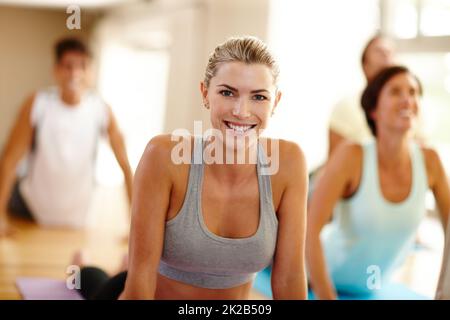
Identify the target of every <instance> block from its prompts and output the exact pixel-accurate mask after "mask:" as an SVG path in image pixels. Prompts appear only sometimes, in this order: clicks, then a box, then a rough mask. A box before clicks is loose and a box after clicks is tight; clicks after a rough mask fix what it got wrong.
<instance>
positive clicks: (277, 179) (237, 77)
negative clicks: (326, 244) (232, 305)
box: [81, 37, 307, 299]
mask: <svg viewBox="0 0 450 320" xmlns="http://www.w3.org/2000/svg"><path fill="white" fill-rule="evenodd" d="M278 72H279V71H278V67H277V64H276V62H275V60H274V58H273V56H272V55H271V53H270V52H269V51H268V49H267V47H266V45H265V44H264V43H263V42H262V41H260V40H259V39H257V38H253V37H240V38H231V39H229V40H228V41H226V42H225V43H223V44H221V45H219V46H218V47H216V48H215V50H214V52H213V53H212V54H211V56H210V58H209V61H208V64H207V67H206V72H205V77H204V81H203V82H202V83H201V86H200V87H201V94H202V98H203V102H204V106H205V107H206V108H207V109H208V110H209V112H210V119H211V124H212V127H213V129H215V130H216V132H219V133H221V134H219V136H220V135H221V136H222V138H223V139H222V140H220V139H219V140H215V142H217V141H219V142H221V143H222V147H223V149H222V151H223V157H224V158H225V154H226V153H227V152H230V151H231V153H233V154H236V153H238V152H245V156H246V159H250V158H252V157H256V158H257V159H258V161H257V162H256V163H250V161H247V162H245V163H240V164H234V163H233V164H229V163H228V164H221V163H226V161H225V159H224V158H223V159H221V158H220V157H219V160H223V161H222V162H221V163H218V162H213V163H206V162H205V161H200V163H198V162H196V161H191V163H189V164H185V163H183V164H176V163H175V161H173V158H172V156H173V153H172V151H173V150H174V148H176V146H177V142H174V141H172V140H171V136H170V135H161V136H157V137H155V138H153V139H152V140H151V141H150V142H149V144H148V146H147V148H146V150H145V152H144V154H143V156H142V159H141V161H140V164H139V166H138V169H137V172H136V181H135V184H134V194H133V205H132V225H131V234H130V248H129V257H130V258H129V269H128V274H127V275H126V274H125V273H122V274H119V275H118V276H116V277H115V278H113V279H112V280H109V281H107V280H106V279H107V276H106V275H104V276H103V281H98V283H101V282H103V283H104V284H102V285H97V286H96V285H92V281H91V282H89V281H88V279H92V278H96V276H93V274H95V273H96V272H97V273H99V272H100V271H99V270H95V269H92V268H86V269H83V271H82V278H81V284H82V292H83V287H84V288H88V289H86V290H84V295H85V296H87V297H88V298H94V299H95V298H117V296H118V295H119V294H120V292H121V291H122V289H123V282H124V281H125V278H126V284H125V289H124V291H123V293H122V294H121V295H120V298H121V299H247V298H248V297H249V293H250V289H251V287H252V282H253V280H254V277H255V275H256V273H257V272H258V271H260V270H262V269H264V268H265V267H266V266H268V265H269V264H271V263H273V271H272V288H273V297H274V298H275V299H305V298H306V295H307V286H306V275H305V267H304V245H305V221H306V193H307V173H306V165H305V160H304V156H303V152H302V151H301V149H300V148H299V147H298V146H297V145H296V144H294V143H292V142H288V141H283V140H280V141H279V142H278V148H277V150H276V153H277V155H278V159H276V160H277V161H278V162H279V169H278V170H277V171H276V172H274V173H273V174H271V175H264V174H261V173H262V163H265V162H266V160H267V159H268V158H269V157H273V154H271V152H269V150H271V151H272V150H273V148H272V146H273V145H274V141H273V140H271V139H262V138H260V136H259V135H260V132H261V130H263V129H265V128H266V127H267V125H268V123H269V120H270V118H271V115H272V113H273V111H274V109H275V108H276V107H277V105H278V102H279V100H280V97H281V93H280V91H279V90H278V88H277V78H278ZM252 134H253V136H255V137H256V140H255V141H256V143H257V145H258V147H257V148H253V147H252V144H251V143H248V144H244V145H243V146H235V145H234V143H232V142H233V141H234V139H235V138H239V137H241V138H242V137H246V138H248V137H250V136H251V135H252ZM250 140H251V139H248V140H247V141H250ZM263 140H264V143H262V142H263ZM187 141H188V144H190V147H191V148H190V149H191V150H193V152H192V155H191V159H192V160H193V159H194V158H196V157H197V158H198V157H200V158H201V157H202V154H203V153H202V152H204V151H205V150H207V149H208V148H209V147H210V145H211V143H213V142H212V140H211V141H208V140H205V141H198V140H197V139H194V137H189V138H188V140H187ZM216 152H219V151H218V150H217V151H216ZM255 153H257V154H255ZM216 156H217V154H216ZM219 162H220V161H219ZM97 278H98V277H97ZM100 278H102V276H100ZM88 282H89V283H88ZM84 284H86V285H85V286H84ZM87 291H90V292H87Z"/></svg>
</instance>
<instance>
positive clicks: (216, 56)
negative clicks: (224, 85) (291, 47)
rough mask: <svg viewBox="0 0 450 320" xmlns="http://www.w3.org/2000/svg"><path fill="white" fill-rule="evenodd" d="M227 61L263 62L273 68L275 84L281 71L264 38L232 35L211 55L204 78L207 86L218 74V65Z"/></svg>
mask: <svg viewBox="0 0 450 320" xmlns="http://www.w3.org/2000/svg"><path fill="white" fill-rule="evenodd" d="M225 62H244V63H247V64H253V63H257V64H263V65H265V66H267V67H269V69H270V70H271V72H272V76H273V80H274V83H275V84H276V83H277V80H278V75H279V73H280V70H279V67H278V64H277V62H276V61H275V58H274V57H273V55H272V53H271V52H270V51H269V49H268V48H267V45H266V44H265V43H264V42H263V41H262V40H260V39H258V38H256V37H252V36H242V37H232V38H229V39H228V40H227V41H225V42H224V43H221V44H219V45H218V46H217V47H216V48H215V49H214V52H213V53H212V54H211V55H210V56H209V60H208V64H207V65H206V70H205V78H204V83H205V86H206V87H209V83H210V81H211V79H212V78H213V77H214V76H215V75H216V72H217V68H218V66H219V65H220V64H222V63H225Z"/></svg>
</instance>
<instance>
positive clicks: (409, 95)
mask: <svg viewBox="0 0 450 320" xmlns="http://www.w3.org/2000/svg"><path fill="white" fill-rule="evenodd" d="M419 96H420V87H419V84H418V82H417V80H416V79H415V78H414V77H413V76H412V75H411V74H410V73H405V72H404V73H400V74H397V75H395V76H393V77H392V78H391V79H390V80H389V81H388V82H386V84H385V85H384V87H383V88H382V89H381V92H380V95H379V98H378V103H377V106H376V108H375V110H374V111H373V113H372V118H373V119H374V120H375V122H376V127H377V132H380V130H388V131H390V132H394V131H395V132H400V133H405V132H407V131H409V130H410V129H411V128H412V127H413V125H414V123H415V120H416V118H417V113H418V109H419Z"/></svg>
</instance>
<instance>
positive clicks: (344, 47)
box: [267, 0, 379, 169]
mask: <svg viewBox="0 0 450 320" xmlns="http://www.w3.org/2000/svg"><path fill="white" fill-rule="evenodd" d="M270 4H271V10H270V33H269V45H270V46H271V47H272V48H273V50H274V52H275V54H276V55H277V57H278V59H279V62H280V67H281V75H280V77H281V78H280V89H281V90H282V92H283V97H282V100H281V101H280V105H279V108H278V110H277V111H276V113H275V115H274V117H273V119H272V123H271V125H270V128H269V130H268V132H267V133H268V134H270V135H276V136H279V137H282V138H287V139H291V140H294V141H297V142H298V143H300V145H301V146H302V148H303V149H304V151H305V153H306V157H307V161H308V166H309V168H310V169H313V168H315V167H317V166H318V165H320V164H321V163H322V162H323V161H324V160H325V159H326V154H327V150H328V132H327V126H328V118H329V114H330V112H331V109H332V107H333V104H334V103H335V102H336V100H338V99H339V98H340V97H341V96H343V95H345V94H347V93H353V94H355V93H356V92H357V91H358V90H360V89H361V88H362V87H363V83H364V82H363V74H362V71H361V65H360V59H361V58H360V55H361V52H362V48H363V46H364V45H365V43H366V41H367V40H368V39H369V38H370V37H371V36H372V35H373V34H374V33H375V29H376V28H377V25H378V14H379V13H378V0H342V1H335V0H314V1H308V0H300V1H289V0H272V1H271V3H270Z"/></svg>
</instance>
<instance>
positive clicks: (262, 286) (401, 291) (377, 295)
mask: <svg viewBox="0 0 450 320" xmlns="http://www.w3.org/2000/svg"><path fill="white" fill-rule="evenodd" d="M271 271H272V270H271V268H270V267H267V268H266V269H264V270H262V271H261V272H259V273H258V274H257V275H256V279H255V281H254V283H253V288H254V289H255V290H257V291H258V292H260V293H261V294H263V295H265V296H267V297H269V298H272V286H271V284H270V274H271ZM308 299H310V300H314V299H315V297H314V293H313V292H312V291H311V290H310V291H309V292H308ZM338 299H339V300H430V299H432V298H431V297H426V296H423V295H421V294H418V293H416V292H414V291H412V290H410V289H408V288H407V287H406V286H404V285H402V284H397V283H389V284H386V285H384V286H383V288H382V289H380V290H374V292H373V293H371V294H365V295H349V294H344V293H340V294H339V293H338Z"/></svg>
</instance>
